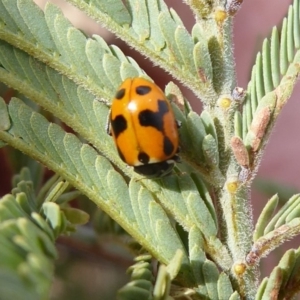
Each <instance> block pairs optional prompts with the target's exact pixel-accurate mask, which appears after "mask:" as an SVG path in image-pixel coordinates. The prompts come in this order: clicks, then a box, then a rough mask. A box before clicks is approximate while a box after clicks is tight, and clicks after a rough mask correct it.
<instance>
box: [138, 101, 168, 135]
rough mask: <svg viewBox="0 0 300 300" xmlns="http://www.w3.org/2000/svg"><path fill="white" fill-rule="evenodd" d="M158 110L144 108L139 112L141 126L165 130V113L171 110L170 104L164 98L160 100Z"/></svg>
mask: <svg viewBox="0 0 300 300" xmlns="http://www.w3.org/2000/svg"><path fill="white" fill-rule="evenodd" d="M157 103H158V111H157V112H155V111H152V110H150V109H145V110H142V111H141V112H140V113H139V122H140V125H141V126H145V127H146V126H151V127H154V128H156V129H157V130H159V131H161V132H163V131H164V114H166V113H167V112H168V111H169V108H168V105H167V103H166V102H165V101H163V100H158V101H157Z"/></svg>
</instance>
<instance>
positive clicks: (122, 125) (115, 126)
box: [111, 115, 127, 138]
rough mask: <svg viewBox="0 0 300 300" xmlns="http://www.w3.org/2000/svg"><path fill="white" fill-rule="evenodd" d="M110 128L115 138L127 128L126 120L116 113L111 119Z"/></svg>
mask: <svg viewBox="0 0 300 300" xmlns="http://www.w3.org/2000/svg"><path fill="white" fill-rule="evenodd" d="M111 128H112V131H113V133H114V135H115V137H116V138H118V136H119V135H120V134H121V133H122V132H123V131H125V130H126V128H127V121H126V119H125V118H124V116H122V115H118V116H116V117H115V118H114V120H111Z"/></svg>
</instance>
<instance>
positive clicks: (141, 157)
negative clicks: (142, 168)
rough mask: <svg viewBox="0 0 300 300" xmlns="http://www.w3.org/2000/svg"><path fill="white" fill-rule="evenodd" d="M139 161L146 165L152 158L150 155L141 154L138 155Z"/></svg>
mask: <svg viewBox="0 0 300 300" xmlns="http://www.w3.org/2000/svg"><path fill="white" fill-rule="evenodd" d="M138 160H139V161H140V162H141V163H142V164H144V165H146V164H148V163H149V160H150V157H149V155H148V154H147V153H145V152H140V153H139V155H138Z"/></svg>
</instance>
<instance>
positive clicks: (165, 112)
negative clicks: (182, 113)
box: [107, 78, 180, 177]
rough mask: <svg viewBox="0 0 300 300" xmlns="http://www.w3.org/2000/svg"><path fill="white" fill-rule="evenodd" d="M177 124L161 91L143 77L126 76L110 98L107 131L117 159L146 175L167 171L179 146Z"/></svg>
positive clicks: (155, 175)
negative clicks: (111, 139)
mask: <svg viewBox="0 0 300 300" xmlns="http://www.w3.org/2000/svg"><path fill="white" fill-rule="evenodd" d="M178 127H179V126H178V123H177V121H176V119H175V117H174V113H173V110H172V108H171V105H170V103H169V101H168V100H167V98H166V96H165V95H164V93H163V92H162V90H161V89H160V88H159V87H158V86H157V85H155V84H154V83H152V82H150V81H148V80H146V79H144V78H128V79H126V80H125V81H124V82H123V83H122V84H121V86H120V87H119V89H118V91H117V93H116V95H115V98H114V99H113V101H112V105H111V111H110V115H109V120H108V126H107V131H108V133H109V134H110V135H112V136H113V138H114V142H115V144H116V147H117V150H118V152H119V155H120V157H121V159H122V160H123V161H124V162H125V163H126V164H128V165H129V166H133V167H134V171H135V172H137V173H138V174H140V175H143V176H146V177H162V176H165V175H167V174H169V173H170V172H171V171H172V169H173V167H174V164H175V162H179V161H180V159H179V156H178V155H177V153H178V150H179V147H178V144H179V138H178Z"/></svg>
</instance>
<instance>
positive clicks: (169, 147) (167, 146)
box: [164, 136, 174, 156]
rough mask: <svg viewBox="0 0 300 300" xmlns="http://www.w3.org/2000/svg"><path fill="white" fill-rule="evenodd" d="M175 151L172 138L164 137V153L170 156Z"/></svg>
mask: <svg viewBox="0 0 300 300" xmlns="http://www.w3.org/2000/svg"><path fill="white" fill-rule="evenodd" d="M173 151H174V146H173V144H172V142H171V141H170V139H169V138H168V137H167V136H165V137H164V153H165V155H166V156H169V155H171V154H172V152H173Z"/></svg>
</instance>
